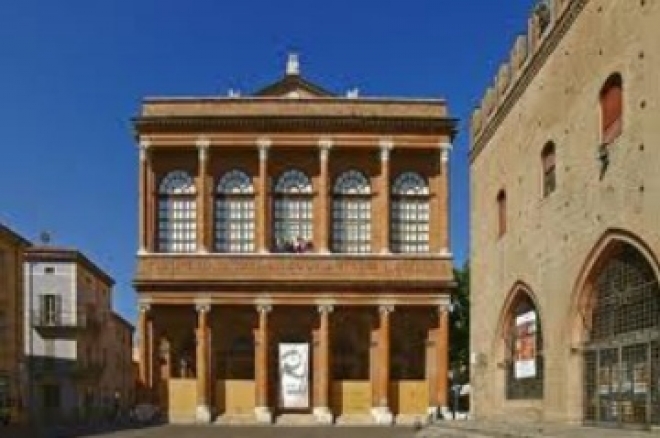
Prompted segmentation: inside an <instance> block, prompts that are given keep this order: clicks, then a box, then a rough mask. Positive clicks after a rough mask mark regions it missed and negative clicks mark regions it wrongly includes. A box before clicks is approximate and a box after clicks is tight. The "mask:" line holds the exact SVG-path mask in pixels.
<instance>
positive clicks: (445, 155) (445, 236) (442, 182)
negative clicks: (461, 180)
mask: <svg viewBox="0 0 660 438" xmlns="http://www.w3.org/2000/svg"><path fill="white" fill-rule="evenodd" d="M451 150H452V145H451V144H450V143H441V144H440V157H439V160H438V161H439V162H438V166H439V169H438V182H437V187H436V188H435V192H436V197H435V199H436V202H437V203H438V205H437V210H438V222H437V226H438V228H439V230H440V238H439V239H438V240H439V242H438V245H437V248H435V249H434V250H433V251H434V252H437V253H440V254H442V255H449V254H451V251H450V249H449V248H450V246H449V245H450V242H449V152H450V151H451Z"/></svg>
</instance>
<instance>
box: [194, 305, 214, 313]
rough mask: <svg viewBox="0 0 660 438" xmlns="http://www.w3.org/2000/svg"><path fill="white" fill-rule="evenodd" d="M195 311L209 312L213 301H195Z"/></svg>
mask: <svg viewBox="0 0 660 438" xmlns="http://www.w3.org/2000/svg"><path fill="white" fill-rule="evenodd" d="M195 311H197V313H209V312H210V311H211V303H195Z"/></svg>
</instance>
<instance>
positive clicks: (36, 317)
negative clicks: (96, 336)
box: [30, 311, 90, 337]
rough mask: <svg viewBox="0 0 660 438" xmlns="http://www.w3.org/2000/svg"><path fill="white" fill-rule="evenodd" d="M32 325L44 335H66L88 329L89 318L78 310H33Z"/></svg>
mask: <svg viewBox="0 0 660 438" xmlns="http://www.w3.org/2000/svg"><path fill="white" fill-rule="evenodd" d="M30 321H31V325H32V327H33V328H34V329H35V330H37V331H39V333H40V334H41V335H42V336H44V337H66V336H69V335H73V334H76V333H79V332H81V331H84V330H86V329H88V327H89V323H90V320H89V319H88V318H87V315H85V314H84V313H78V312H42V311H33V312H32V318H31V320H30Z"/></svg>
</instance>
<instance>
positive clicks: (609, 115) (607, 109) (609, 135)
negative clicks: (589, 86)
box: [599, 73, 623, 144]
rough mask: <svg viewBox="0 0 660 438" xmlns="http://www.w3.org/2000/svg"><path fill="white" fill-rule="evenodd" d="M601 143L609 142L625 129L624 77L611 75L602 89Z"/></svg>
mask: <svg viewBox="0 0 660 438" xmlns="http://www.w3.org/2000/svg"><path fill="white" fill-rule="evenodd" d="M599 97H600V115H601V118H600V123H601V143H602V144H609V143H612V142H613V141H614V140H616V138H617V137H619V135H621V132H622V131H623V77H622V76H621V74H620V73H613V74H612V75H610V76H609V77H608V78H607V80H606V81H605V83H604V84H603V86H602V88H601V90H600V96H599Z"/></svg>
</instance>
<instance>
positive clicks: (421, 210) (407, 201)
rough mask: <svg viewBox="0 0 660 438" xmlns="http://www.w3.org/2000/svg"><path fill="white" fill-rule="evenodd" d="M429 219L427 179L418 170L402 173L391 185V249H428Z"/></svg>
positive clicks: (407, 250) (412, 251) (404, 250)
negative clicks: (416, 171)
mask: <svg viewBox="0 0 660 438" xmlns="http://www.w3.org/2000/svg"><path fill="white" fill-rule="evenodd" d="M429 219H430V214H429V186H428V184H426V180H425V179H424V178H423V177H422V176H421V175H420V174H418V173H414V172H405V173H402V174H401V175H399V176H398V177H397V178H396V179H395V180H394V184H393V185H392V219H391V221H390V222H391V230H392V233H391V249H392V251H393V252H398V253H419V252H429Z"/></svg>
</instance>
